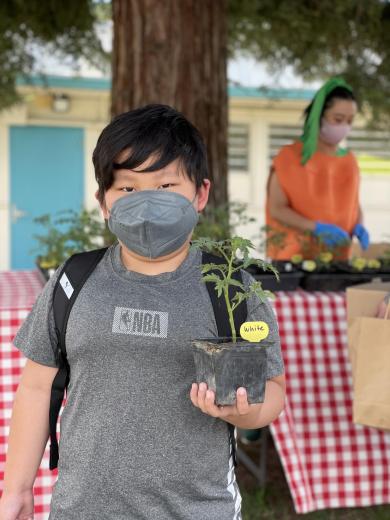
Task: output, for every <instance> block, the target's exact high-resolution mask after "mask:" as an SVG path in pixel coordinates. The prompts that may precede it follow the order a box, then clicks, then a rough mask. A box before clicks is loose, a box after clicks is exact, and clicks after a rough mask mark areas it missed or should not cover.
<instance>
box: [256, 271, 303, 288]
mask: <svg viewBox="0 0 390 520" xmlns="http://www.w3.org/2000/svg"><path fill="white" fill-rule="evenodd" d="M251 274H252V276H253V278H254V279H255V280H258V281H259V282H261V285H262V287H263V289H265V290H268V291H273V292H277V291H295V290H296V289H298V287H299V286H300V283H301V280H302V278H303V276H304V274H303V273H302V272H300V271H292V272H291V273H279V278H280V280H279V281H278V280H277V279H276V277H275V275H274V274H273V273H264V272H259V273H251Z"/></svg>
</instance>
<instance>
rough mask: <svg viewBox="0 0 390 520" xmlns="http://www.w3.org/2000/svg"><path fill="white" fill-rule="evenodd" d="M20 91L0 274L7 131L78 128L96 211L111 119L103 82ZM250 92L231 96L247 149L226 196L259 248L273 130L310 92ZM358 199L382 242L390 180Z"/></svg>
mask: <svg viewBox="0 0 390 520" xmlns="http://www.w3.org/2000/svg"><path fill="white" fill-rule="evenodd" d="M244 90H245V89H244ZM20 92H21V93H22V95H23V96H24V103H22V104H20V105H18V106H16V107H15V108H13V109H12V110H7V111H4V112H2V113H0V236H1V239H2V245H3V247H1V248H0V269H9V268H10V267H11V259H10V250H11V247H10V244H11V239H12V237H11V236H10V227H11V218H12V212H14V213H15V211H14V210H15V208H13V205H12V200H11V198H10V176H11V173H12V172H10V151H9V148H10V127H11V126H13V125H22V126H45V127H46V126H53V127H59V128H67V127H79V128H82V129H83V133H84V168H83V171H81V172H80V175H82V176H83V182H84V205H85V206H86V207H87V208H88V209H92V208H94V207H97V202H96V199H95V195H94V194H95V191H96V182H95V179H94V171H93V165H92V160H91V157H92V151H93V149H94V146H95V144H96V141H97V138H98V136H99V134H100V132H101V130H102V128H103V127H104V126H105V125H106V124H107V122H108V120H109V85H108V82H107V81H106V80H70V79H66V78H65V79H63V80H62V79H61V78H57V79H54V80H53V81H52V82H51V83H49V86H48V87H46V88H43V87H40V86H39V85H38V86H26V85H24V86H21V87H20ZM248 92H249V90H247V91H245V93H244V94H245V95H240V92H238V93H236V94H235V93H234V92H233V95H231V96H230V106H229V121H230V123H231V124H243V125H248V129H249V149H248V168H247V171H242V170H241V171H240V170H234V169H232V170H231V171H230V172H229V196H230V199H231V200H235V201H240V202H244V203H245V204H247V208H248V214H249V216H251V217H253V218H254V219H255V222H254V223H253V224H250V225H248V226H246V228H245V229H241V230H240V232H242V233H244V234H245V235H246V236H248V237H249V238H252V239H254V241H255V242H256V243H257V244H259V242H260V241H261V239H260V228H261V226H262V225H264V210H265V196H266V193H265V190H266V181H267V177H268V171H269V163H270V160H269V155H270V146H269V144H270V143H269V136H270V128H271V125H275V124H278V125H292V126H299V125H301V124H302V120H301V114H302V111H303V109H304V107H305V106H306V105H307V103H308V100H309V98H310V95H311V93H308V92H307V93H306V94H305V95H297V96H296V97H298V98H300V99H283V98H281V97H279V98H277V96H276V98H275V96H274V99H268V98H267V97H266V95H264V96H263V97H261V96H259V94H258V92H257V93H255V94H254V95H248ZM54 94H65V95H68V96H69V99H70V108H69V111H67V112H64V113H61V112H56V111H54V110H53V107H52V101H53V95H54ZM249 94H250V92H249ZM298 94H299V93H298ZM301 94H302V92H301ZM303 94H304V92H303ZM356 124H357V126H362V125H363V124H364V122H363V121H362V120H357V122H356ZM42 160H44V158H42ZM33 175H34V172H30V176H29V178H28V180H27V182H33V180H32V179H33ZM361 200H362V206H363V210H364V213H365V219H366V223H367V226H368V227H369V229H370V231H371V233H372V236H373V238H374V240H376V241H379V240H382V239H386V233H387V231H386V230H390V207H389V201H390V175H386V174H378V175H376V174H374V173H370V174H369V175H365V174H363V175H362V185H361ZM37 203H38V204H39V201H37ZM16 209H20V208H16ZM389 235H390V232H389V234H388V235H387V239H389V238H390V236H389Z"/></svg>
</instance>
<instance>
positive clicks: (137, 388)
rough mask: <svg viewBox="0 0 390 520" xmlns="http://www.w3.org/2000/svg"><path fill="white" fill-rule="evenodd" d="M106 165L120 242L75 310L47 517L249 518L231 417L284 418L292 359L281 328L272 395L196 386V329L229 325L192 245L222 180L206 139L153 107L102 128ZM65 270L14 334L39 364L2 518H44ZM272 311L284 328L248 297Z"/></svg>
mask: <svg viewBox="0 0 390 520" xmlns="http://www.w3.org/2000/svg"><path fill="white" fill-rule="evenodd" d="M93 162H94V166H95V173H96V179H97V182H98V191H97V193H96V196H97V199H98V201H99V203H100V206H101V209H102V212H103V215H104V218H105V219H108V221H109V226H110V229H111V230H112V231H113V233H114V234H116V236H117V238H118V243H117V244H116V245H114V246H112V247H110V248H109V249H108V251H107V252H106V254H105V255H104V257H103V259H102V260H101V261H100V263H99V264H98V265H97V267H96V268H95V270H94V271H93V273H92V274H91V276H90V277H89V278H88V280H87V282H86V283H85V285H84V286H83V288H82V290H81V291H80V293H79V295H78V297H77V300H76V302H75V304H74V306H73V308H72V311H71V314H70V316H69V321H68V326H67V335H66V347H67V353H68V361H69V365H70V372H71V375H70V384H69V388H68V394H67V404H66V407H65V409H64V412H63V415H62V419H61V440H60V458H59V467H58V481H57V483H56V485H55V487H54V490H53V497H52V503H51V513H50V517H49V518H50V520H96V519H99V520H103V519H107V520H174V519H177V520H186V519H187V520H193V519H195V518H199V519H205V520H206V519H207V520H228V519H232V520H233V519H240V518H241V513H240V502H241V498H240V494H239V491H238V488H237V485H236V482H235V477H234V469H233V464H232V458H231V451H230V450H231V447H230V443H229V436H228V428H227V424H226V423H227V422H228V423H231V424H233V425H235V426H238V427H242V428H259V427H262V426H265V425H266V424H269V423H270V422H271V421H273V420H274V419H275V418H276V417H277V416H278V415H279V413H280V412H281V410H282V408H283V403H284V392H285V388H284V385H285V383H284V375H283V362H282V359H281V355H280V346H279V343H278V341H277V342H276V346H275V347H272V349H270V350H269V352H268V382H267V386H266V396H265V402H264V403H263V404H257V405H249V404H248V402H247V398H246V392H245V389H243V388H240V389H238V391H237V400H236V404H235V405H234V406H224V407H223V408H220V407H218V406H216V405H215V403H214V394H213V392H211V391H209V390H207V388H206V385H205V384H204V383H201V384H200V385H199V386H198V385H196V384H192V385H191V383H192V381H193V378H194V366H193V361H192V354H191V349H190V340H191V339H194V338H204V337H210V336H216V335H217V329H216V323H215V320H214V314H213V309H212V305H211V302H210V298H209V296H208V293H207V289H206V287H205V284H204V283H203V282H202V281H201V275H200V269H199V266H200V264H201V256H200V253H199V252H195V251H189V243H190V238H191V234H192V231H193V228H194V227H195V225H196V222H197V217H198V213H199V212H201V211H202V210H203V209H204V207H205V206H206V203H207V199H208V195H209V190H210V181H209V180H208V178H207V177H208V174H207V165H206V153H205V148H204V145H203V142H202V139H201V136H200V134H199V133H198V131H197V130H196V129H195V128H194V127H193V126H192V125H191V124H190V123H189V122H188V121H187V120H186V119H185V118H184V117H183V116H182V115H181V114H180V113H178V112H176V111H175V110H174V109H172V108H170V107H168V106H162V105H149V106H146V107H144V108H140V109H137V110H133V111H130V112H127V113H125V114H122V115H120V116H118V117H117V118H115V119H114V120H113V121H112V122H111V123H110V124H109V125H108V126H107V127H106V128H105V129H104V130H103V132H102V134H101V136H100V137H99V140H98V142H97V146H96V149H95V151H94V154H93ZM58 273H59V270H58V271H57V276H58ZM243 278H244V282H245V283H246V284H248V283H249V282H250V276H249V275H248V274H247V273H245V272H244V273H243ZM55 280H56V275H55V276H54V277H53V278H52V279H51V280H50V281H49V282H48V283H47V285H46V287H45V288H44V290H43V292H42V294H41V295H40V297H39V299H38V301H37V302H36V304H35V306H34V308H33V310H32V312H31V313H30V315H29V316H28V318H27V319H26V321H25V323H24V324H23V326H22V327H21V329H20V331H19V333H18V334H17V336H16V338H15V345H16V346H17V347H18V348H19V349H20V350H21V351H22V352H23V353H24V354H25V356H26V357H27V358H28V361H27V364H26V367H25V369H24V372H23V375H22V379H21V382H20V385H19V389H18V391H17V395H16V398H15V404H14V410H13V418H12V424H11V432H10V437H9V449H8V456H7V463H6V472H5V481H4V494H3V497H2V499H1V502H0V520H16V519H23V520H24V519H27V518H32V516H33V495H32V488H33V483H34V478H35V475H36V471H37V468H38V466H39V463H40V460H41V458H42V454H43V451H44V448H45V445H46V442H47V439H48V420H47V419H48V410H49V401H50V389H51V383H52V381H53V378H54V376H55V374H56V372H57V368H56V366H57V365H56V361H55V356H54V352H53V349H54V348H55V347H56V343H57V342H56V335H55V330H54V325H53V314H52V291H53V286H54V283H55ZM259 319H260V320H265V321H267V322H268V324H269V325H270V330H271V332H270V335H271V336H273V337H274V338H275V339H277V326H276V322H275V318H274V315H273V312H272V310H271V308H270V306H269V305H268V304H267V303H263V304H261V303H260V302H259V301H256V300H255V299H252V300H249V301H248V321H252V320H259ZM135 320H137V326H135ZM142 320H144V321H142ZM146 322H147V325H146ZM141 323H143V326H141Z"/></svg>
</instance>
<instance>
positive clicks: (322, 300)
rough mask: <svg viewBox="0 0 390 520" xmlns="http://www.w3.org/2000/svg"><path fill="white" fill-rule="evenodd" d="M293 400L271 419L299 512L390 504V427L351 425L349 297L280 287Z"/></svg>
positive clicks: (280, 316)
mask: <svg viewBox="0 0 390 520" xmlns="http://www.w3.org/2000/svg"><path fill="white" fill-rule="evenodd" d="M275 309H276V312H277V315H278V321H279V327H280V334H281V339H282V350H283V357H284V361H285V365H286V376H287V396H288V399H287V406H286V409H285V411H284V412H283V414H282V415H281V416H280V418H279V419H278V420H277V421H275V422H274V423H273V424H272V425H271V432H272V435H273V437H274V440H275V443H276V447H277V450H278V452H279V455H280V457H281V461H282V464H283V467H284V470H285V474H286V477H287V480H288V483H289V487H290V491H291V494H292V497H293V500H294V505H295V509H296V511H297V513H307V512H309V511H314V510H316V509H323V508H337V507H359V506H369V505H375V504H386V503H387V504H388V503H390V432H383V431H380V430H377V429H374V428H367V427H363V426H359V425H354V424H353V423H352V379H351V372H350V365H349V361H348V348H347V337H346V332H347V330H346V306H345V295H344V294H341V293H306V292H300V291H297V292H294V293H279V294H278V297H277V299H276V301H275Z"/></svg>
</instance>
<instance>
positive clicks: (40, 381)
mask: <svg viewBox="0 0 390 520" xmlns="http://www.w3.org/2000/svg"><path fill="white" fill-rule="evenodd" d="M57 371H58V368H53V367H48V366H44V365H41V364H39V363H35V362H34V361H31V360H27V363H26V366H25V367H24V370H23V373H22V377H21V380H20V383H19V387H18V390H17V392H16V395H15V400H14V405H13V411H12V419H11V428H10V434H9V438H8V451H7V460H6V464H5V474H4V485H3V498H2V501H3V499H4V496H5V495H8V494H9V495H15V494H19V493H22V492H24V491H26V490H32V488H33V484H34V480H35V477H36V474H37V471H38V468H39V465H40V463H41V460H42V456H43V453H44V450H45V446H46V443H47V440H48V437H49V407H50V391H51V385H52V382H53V379H54V377H55V375H56V373H57Z"/></svg>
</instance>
